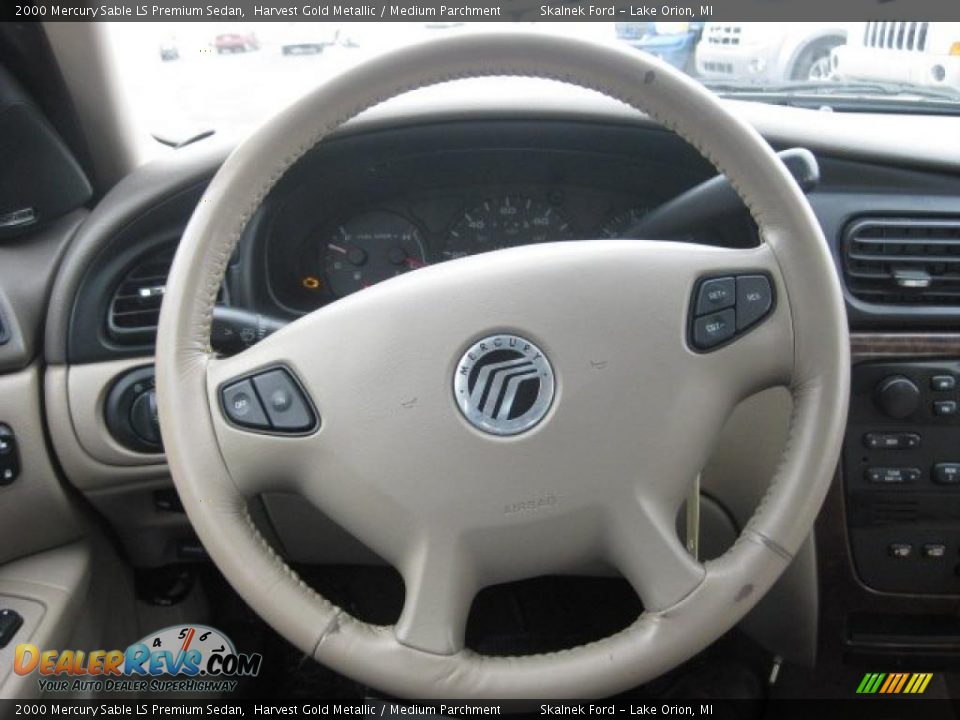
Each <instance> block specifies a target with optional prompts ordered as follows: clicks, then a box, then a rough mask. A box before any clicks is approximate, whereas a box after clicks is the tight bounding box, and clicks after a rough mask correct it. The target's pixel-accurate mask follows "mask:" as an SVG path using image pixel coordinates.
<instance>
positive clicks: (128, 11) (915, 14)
mask: <svg viewBox="0 0 960 720" xmlns="http://www.w3.org/2000/svg"><path fill="white" fill-rule="evenodd" d="M0 8H2V12H0V19H2V20H6V21H12V20H15V21H30V20H34V21H42V22H68V21H69V22H78V21H79V22H95V21H120V22H138V21H143V22H164V21H168V22H172V21H176V22H185V21H187V22H189V21H196V22H210V21H218V20H231V21H240V22H251V21H252V22H290V21H316V22H324V21H350V22H410V21H426V22H448V21H449V22H461V21H471V22H505V21H521V22H548V21H549V22H609V21H616V22H628V21H670V20H691V21H692V20H697V21H700V20H704V21H706V20H714V21H723V20H727V21H746V20H750V21H783V22H799V21H808V20H809V21H819V22H823V21H838V22H854V21H863V20H906V19H922V20H925V21H942V20H960V2H958V1H957V0H843V1H842V2H837V1H836V0H804V2H798V1H788V0H703V1H702V2H685V1H683V0H680V1H678V2H670V1H668V2H654V1H651V0H634V1H629V0H609V1H605V0H595V1H594V2H573V1H565V0H474V1H471V2H465V1H464V0H391V1H388V2H382V1H379V0H195V1H192V2H191V1H190V0H183V1H178V0H147V1H146V2H137V1H135V0H109V1H107V2H96V0H86V1H81V0H0Z"/></svg>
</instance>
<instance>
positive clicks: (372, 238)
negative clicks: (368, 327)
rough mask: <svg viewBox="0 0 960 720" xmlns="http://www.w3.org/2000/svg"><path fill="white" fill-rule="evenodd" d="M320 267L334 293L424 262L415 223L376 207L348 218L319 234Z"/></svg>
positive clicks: (343, 292)
mask: <svg viewBox="0 0 960 720" xmlns="http://www.w3.org/2000/svg"><path fill="white" fill-rule="evenodd" d="M322 244H323V247H322V249H321V250H322V258H323V271H324V274H325V275H326V279H327V284H328V285H329V290H330V292H331V293H332V294H333V295H335V296H336V297H343V296H345V295H349V294H350V293H353V292H356V291H357V290H362V289H363V288H366V287H370V286H371V285H375V284H376V283H378V282H380V281H382V280H386V279H388V278H391V277H394V276H395V275H400V274H402V273H405V272H409V271H410V270H416V269H417V268H419V267H423V265H425V264H426V255H425V254H424V250H423V242H422V241H421V239H420V231H419V230H418V229H417V226H416V225H414V224H413V223H412V222H410V221H409V220H407V219H406V218H404V217H402V216H400V215H397V214H396V213H392V212H387V211H383V210H377V211H373V212H368V213H364V214H362V215H358V216H356V217H354V218H351V219H350V220H349V221H348V222H345V223H344V224H342V225H339V226H337V228H336V229H335V230H334V231H333V232H331V233H328V234H327V235H326V236H325V237H323V238H322Z"/></svg>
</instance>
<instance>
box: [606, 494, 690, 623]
mask: <svg viewBox="0 0 960 720" xmlns="http://www.w3.org/2000/svg"><path fill="white" fill-rule="evenodd" d="M641 492H642V491H641V490H640V489H639V488H638V491H637V495H636V496H634V497H633V498H631V499H627V500H624V501H623V502H622V503H618V504H617V506H616V508H615V509H614V520H613V523H612V526H611V538H610V554H611V561H612V562H613V564H614V566H615V567H616V568H617V569H618V570H619V571H620V572H621V573H622V574H623V576H624V577H625V578H626V579H627V581H628V582H629V583H630V584H631V585H632V586H633V589H634V590H635V591H636V593H637V595H639V596H640V600H641V601H642V602H643V606H644V608H645V609H646V610H647V611H648V612H660V611H663V610H666V609H668V608H670V607H671V606H673V605H675V604H676V603H678V602H680V600H682V599H683V598H684V597H686V596H687V595H689V594H690V593H691V592H693V590H694V589H696V587H697V586H698V585H699V584H700V583H701V582H702V581H703V578H704V576H705V575H706V571H705V570H704V567H703V565H702V564H700V563H699V562H697V561H696V560H695V559H694V558H693V557H691V555H690V553H689V552H688V551H687V549H686V547H684V545H683V543H682V542H681V541H680V539H679V538H678V537H677V532H676V512H675V511H673V512H671V510H670V508H669V507H667V506H666V503H657V502H649V501H647V502H645V501H643V500H641V498H640V497H639V495H640V493H641Z"/></svg>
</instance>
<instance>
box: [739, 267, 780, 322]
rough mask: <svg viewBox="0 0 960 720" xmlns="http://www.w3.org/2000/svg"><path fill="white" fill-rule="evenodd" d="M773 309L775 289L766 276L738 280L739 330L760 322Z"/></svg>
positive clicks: (747, 276) (751, 276)
mask: <svg viewBox="0 0 960 720" xmlns="http://www.w3.org/2000/svg"><path fill="white" fill-rule="evenodd" d="M771 307H773V289H772V288H771V287H770V280H769V279H767V277H766V276H765V275H741V276H739V277H738V278H737V330H743V329H745V328H748V327H750V326H751V325H753V324H754V323H757V322H759V321H760V319H761V318H763V317H764V316H765V315H766V314H767V313H768V312H770V308H771Z"/></svg>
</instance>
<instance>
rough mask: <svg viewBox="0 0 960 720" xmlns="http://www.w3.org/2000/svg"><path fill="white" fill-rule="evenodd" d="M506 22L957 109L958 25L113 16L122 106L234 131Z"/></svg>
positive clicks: (882, 104)
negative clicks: (353, 77) (455, 37)
mask: <svg viewBox="0 0 960 720" xmlns="http://www.w3.org/2000/svg"><path fill="white" fill-rule="evenodd" d="M504 28H525V29H533V30H537V31H543V32H550V33H557V34H565V35H570V36H575V37H581V38H583V37H586V38H592V39H594V40H597V41H600V42H605V43H610V44H617V45H621V46H624V47H628V48H631V49H633V50H635V51H636V52H647V53H651V54H653V55H656V56H658V57H660V58H661V59H663V60H664V61H666V62H668V63H670V64H671V65H673V66H675V67H677V68H680V69H681V70H683V71H684V72H686V73H688V74H690V75H691V76H693V77H695V78H697V79H698V80H700V81H701V82H703V83H704V84H706V85H707V86H708V87H711V88H712V89H714V90H715V91H716V92H718V93H720V94H722V95H727V96H730V97H736V98H739V99H746V100H756V101H762V102H772V103H780V104H790V105H798V106H811V107H816V108H821V109H823V108H827V109H832V110H837V111H846V110H852V111H857V110H859V111H863V110H871V111H876V112H918V111H919V112H954V111H958V110H960V23H951V22H940V23H937V22H860V23H813V22H809V23H776V22H757V23H731V22H637V23H605V22H584V23H578V22H557V23H499V22H480V23H412V22H389V23H386V22H384V23H377V22H356V23H321V22H263V23H233V24H231V23H203V22H183V23H175V22H164V23H116V24H111V27H110V29H109V32H110V37H111V41H112V45H113V47H114V49H115V51H116V57H117V63H116V67H117V68H118V71H119V74H120V80H121V82H122V84H123V88H124V91H125V94H126V95H127V96H128V97H129V98H130V100H131V102H130V103H129V105H130V107H131V108H133V109H135V112H136V113H137V114H138V115H139V117H138V118H137V119H138V120H139V122H140V124H141V125H143V126H145V127H146V128H147V129H148V131H149V132H150V133H152V134H153V135H154V136H155V137H158V138H163V139H164V140H168V141H171V142H174V143H175V142H181V141H183V140H185V139H188V138H190V137H192V136H195V135H196V134H199V133H202V132H205V131H209V130H215V131H218V132H219V131H231V132H232V131H240V132H245V131H247V130H249V129H251V128H253V127H256V126H257V125H258V124H260V123H261V122H263V121H264V120H265V119H266V118H267V117H269V116H270V115H272V114H273V113H275V112H277V111H278V110H279V109H281V108H283V107H284V106H286V105H288V104H289V103H291V102H292V101H294V100H296V99H297V98H298V97H299V96H301V95H303V94H304V93H306V92H307V91H309V90H310V89H311V88H313V87H314V86H316V85H317V84H318V83H319V82H321V81H323V80H324V79H325V78H327V77H329V76H331V75H333V74H335V73H338V72H341V71H343V70H344V69H345V68H347V67H350V66H351V65H354V64H355V63H358V62H360V61H362V60H363V59H365V58H368V57H370V56H371V55H373V54H377V53H382V52H384V51H386V50H389V49H390V48H394V47H397V46H398V45H402V44H406V43H413V42H418V41H421V40H425V39H429V38H434V37H438V36H444V35H452V34H456V33H463V32H476V31H480V32H485V31H495V30H502V29H504Z"/></svg>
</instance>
